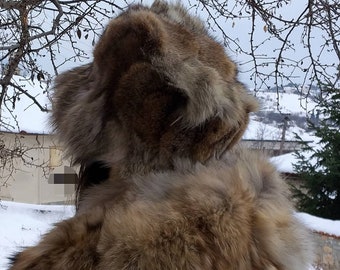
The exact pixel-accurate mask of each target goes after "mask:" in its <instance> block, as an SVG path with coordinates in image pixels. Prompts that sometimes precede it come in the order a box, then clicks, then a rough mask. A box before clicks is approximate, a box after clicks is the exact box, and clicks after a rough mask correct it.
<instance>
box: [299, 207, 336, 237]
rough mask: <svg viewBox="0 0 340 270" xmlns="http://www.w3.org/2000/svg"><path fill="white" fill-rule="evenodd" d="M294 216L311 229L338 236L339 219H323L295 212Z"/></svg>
mask: <svg viewBox="0 0 340 270" xmlns="http://www.w3.org/2000/svg"><path fill="white" fill-rule="evenodd" d="M295 216H296V217H297V218H298V219H299V220H300V221H301V222H302V223H303V224H305V226H307V227H308V228H309V229H311V230H312V231H315V232H319V233H325V234H329V235H334V236H337V237H340V220H329V219H324V218H320V217H315V216H312V215H309V214H307V213H296V214H295Z"/></svg>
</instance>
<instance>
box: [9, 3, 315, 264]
mask: <svg viewBox="0 0 340 270" xmlns="http://www.w3.org/2000/svg"><path fill="white" fill-rule="evenodd" d="M256 108H257V102H256V100H255V99H254V97H252V96H251V95H249V94H248V93H247V91H246V89H245V87H244V85H243V84H242V83H240V82H239V81H238V79H237V68H236V65H235V63H234V62H233V61H232V60H231V59H230V58H229V57H228V56H227V55H226V53H225V51H224V48H223V46H222V45H220V44H219V43H218V42H216V40H215V39H214V38H213V37H211V36H210V35H209V33H208V31H207V30H206V29H205V27H204V25H203V23H202V22H201V21H200V20H199V19H198V18H196V17H194V16H191V15H189V14H188V13H187V11H186V10H185V9H184V8H183V6H181V5H180V4H167V3H165V2H163V1H156V2H155V3H154V4H153V5H152V6H151V7H146V6H142V5H137V6H131V7H130V8H128V9H127V10H126V11H125V12H123V13H121V14H120V15H119V16H118V17H116V18H115V19H113V20H112V21H111V22H110V23H109V24H108V26H107V28H106V29H105V31H104V33H103V35H102V37H101V38H100V40H99V42H98V44H97V45H96V47H95V49H94V59H93V62H92V63H90V64H87V65H84V66H81V67H78V68H75V69H73V70H70V71H67V72H65V73H64V74H62V75H60V76H59V77H58V78H57V79H56V82H55V89H54V98H53V112H52V123H53V125H54V127H55V130H56V133H57V135H58V136H59V138H60V140H61V141H62V142H63V143H64V145H65V148H66V151H67V154H68V155H70V156H72V157H73V158H74V161H75V163H76V164H80V165H81V175H80V184H79V188H78V195H79V201H78V202H77V207H78V210H77V213H76V215H75V216H74V217H73V218H70V219H68V220H65V221H62V222H60V223H58V224H56V226H55V227H54V228H53V229H52V230H51V231H50V232H49V233H47V234H46V235H45V236H44V237H43V238H42V240H41V242H40V243H39V244H37V245H36V246H34V247H29V248H27V249H25V250H23V251H22V252H20V253H18V254H17V255H16V256H15V257H14V258H13V264H12V267H11V269H12V270H24V269H25V270H26V269H27V270H28V269H30V270H42V269H44V270H45V269H49V270H61V269H63V270H64V269H75V270H77V269H83V270H87V269H88V270H90V269H96V270H108V269H110V270H123V269H126V270H128V269H129V270H137V269H140V270H153V269H154V270H166V269H169V270H175V269H183V270H187V269H188V270H189V269H200V270H213V269H214V270H219V269H221V270H222V269H223V270H226V269H235V270H242V269H244V270H246V269H249V270H250V269H252V270H254V269H258V270H264V269H268V270H269V269H271V270H274V269H277V270H294V269H296V270H301V269H307V267H308V265H309V264H310V263H311V260H312V259H313V258H312V255H313V254H312V242H311V241H310V237H309V234H308V232H307V230H306V229H305V228H304V227H303V226H302V225H301V224H300V223H299V222H298V221H297V219H296V218H295V217H294V215H293V213H294V209H293V207H292V205H291V203H290V202H289V198H288V196H289V194H288V192H287V188H286V186H285V184H284V182H283V181H282V179H281V178H280V176H279V174H278V173H277V172H276V170H275V168H274V167H273V166H272V165H271V164H270V163H269V162H267V161H266V159H265V158H264V157H262V156H261V155H259V154H256V153H253V152H250V151H247V150H242V149H240V147H239V146H237V142H238V141H239V140H240V138H241V136H242V134H243V132H244V131H245V129H246V127H247V124H248V120H249V113H250V112H252V111H255V110H256Z"/></svg>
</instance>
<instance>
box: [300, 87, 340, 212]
mask: <svg viewBox="0 0 340 270" xmlns="http://www.w3.org/2000/svg"><path fill="white" fill-rule="evenodd" d="M318 101H319V107H320V118H321V119H320V120H319V121H318V122H316V121H314V122H310V123H309V127H310V129H311V130H313V131H314V132H315V135H316V136H317V137H319V138H320V141H319V142H318V143H315V142H314V144H309V143H303V149H302V151H301V150H300V151H297V152H296V153H295V155H296V156H297V158H298V162H297V163H296V164H295V165H294V169H295V171H296V172H297V173H298V174H299V175H300V177H301V179H303V185H302V188H300V189H298V188H294V195H295V198H297V200H298V204H297V206H298V208H299V210H301V211H304V212H307V213H310V214H313V215H317V216H320V217H324V218H330V219H340V89H334V88H329V87H325V88H324V89H323V93H322V95H320V97H319V98H318ZM299 139H300V140H301V141H302V139H301V138H300V137H299Z"/></svg>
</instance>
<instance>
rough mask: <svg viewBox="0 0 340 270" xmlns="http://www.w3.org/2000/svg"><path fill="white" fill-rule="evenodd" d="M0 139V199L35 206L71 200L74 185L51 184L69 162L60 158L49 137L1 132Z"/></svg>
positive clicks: (58, 151)
mask: <svg viewBox="0 0 340 270" xmlns="http://www.w3.org/2000/svg"><path fill="white" fill-rule="evenodd" d="M0 140H1V142H2V148H1V147H0V148H1V149H2V152H0V155H1V156H0V199H2V200H9V201H16V202H23V203H37V204H47V203H65V202H70V201H72V200H73V195H74V194H73V193H74V185H73V184H67V185H64V184H55V183H53V180H54V175H55V174H63V173H64V172H65V169H66V170H67V168H69V166H70V161H69V160H64V159H63V151H62V149H61V147H60V145H59V144H58V143H57V141H56V139H55V138H54V137H53V136H52V135H41V134H14V133H0ZM4 149H5V150H4Z"/></svg>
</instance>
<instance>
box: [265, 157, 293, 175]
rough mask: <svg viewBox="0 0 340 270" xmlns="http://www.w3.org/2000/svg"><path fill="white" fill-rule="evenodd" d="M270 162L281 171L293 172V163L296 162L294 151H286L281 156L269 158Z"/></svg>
mask: <svg viewBox="0 0 340 270" xmlns="http://www.w3.org/2000/svg"><path fill="white" fill-rule="evenodd" d="M270 162H271V163H272V164H273V165H274V166H275V167H276V169H277V170H278V171H279V172H282V173H294V168H293V164H296V162H297V159H296V156H295V155H294V153H288V154H284V155H281V156H276V157H272V158H270Z"/></svg>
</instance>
